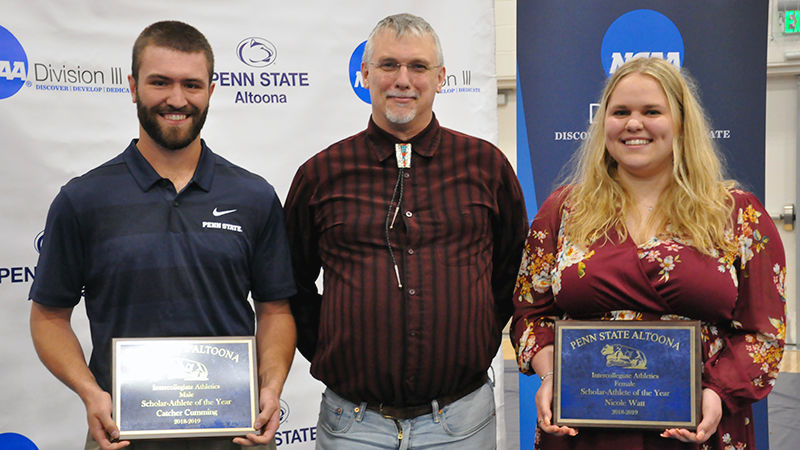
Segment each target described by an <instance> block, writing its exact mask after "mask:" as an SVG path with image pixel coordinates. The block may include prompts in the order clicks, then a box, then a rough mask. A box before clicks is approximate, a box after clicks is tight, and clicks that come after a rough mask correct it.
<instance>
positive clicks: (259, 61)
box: [236, 37, 278, 67]
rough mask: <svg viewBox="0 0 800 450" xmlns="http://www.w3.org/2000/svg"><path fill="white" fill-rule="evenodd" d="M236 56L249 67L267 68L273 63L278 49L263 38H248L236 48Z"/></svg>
mask: <svg viewBox="0 0 800 450" xmlns="http://www.w3.org/2000/svg"><path fill="white" fill-rule="evenodd" d="M236 56H238V57H239V61H241V62H243V63H245V64H247V65H248V66H250V67H267V66H268V65H270V64H272V63H274V62H275V58H276V57H277V56H278V49H277V48H275V45H274V44H273V43H272V42H270V41H268V40H266V39H264V38H260V37H249V38H247V39H245V40H243V41H242V42H239V45H237V46H236Z"/></svg>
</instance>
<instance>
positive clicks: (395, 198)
mask: <svg viewBox="0 0 800 450" xmlns="http://www.w3.org/2000/svg"><path fill="white" fill-rule="evenodd" d="M394 155H395V158H396V159H397V169H398V170H397V181H396V182H395V183H394V191H393V192H392V198H391V200H389V207H388V210H387V212H386V222H384V231H385V232H386V248H388V249H389V256H390V257H391V258H392V264H393V265H394V275H395V276H396V277H397V287H398V288H399V289H403V282H402V281H401V278H400V269H399V268H398V266H397V258H395V256H394V250H392V241H391V238H390V236H389V231H390V230H392V229H394V222H395V220H397V213H398V212H400V204H401V203H402V202H403V188H404V186H405V181H404V179H405V176H404V175H405V170H406V169H410V168H411V144H407V143H403V144H394Z"/></svg>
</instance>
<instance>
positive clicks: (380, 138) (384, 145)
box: [367, 114, 441, 161]
mask: <svg viewBox="0 0 800 450" xmlns="http://www.w3.org/2000/svg"><path fill="white" fill-rule="evenodd" d="M440 131H441V127H440V126H439V121H438V120H436V114H434V115H433V117H432V118H431V122H430V123H429V124H428V126H427V127H425V129H424V130H422V131H420V132H419V134H417V135H416V136H414V137H412V138H411V139H409V140H408V141H401V140H399V139H398V138H396V137H395V136H393V135H392V134H391V133H389V132H388V131H386V130H384V129H382V128H381V127H379V126H378V125H377V124H376V123H375V121H374V120H372V117H371V116H370V118H369V125H367V145H368V146H369V147H370V149H372V153H373V154H374V155H375V157H376V158H377V159H378V161H384V160H386V159H388V158H389V157H391V156H394V144H402V143H410V144H411V151H412V152H414V153H417V154H419V155H421V156H425V157H428V158H431V157H433V156H434V155H435V154H436V149H437V148H439V141H440V139H441V133H440Z"/></svg>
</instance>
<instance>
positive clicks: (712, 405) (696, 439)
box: [537, 389, 722, 444]
mask: <svg viewBox="0 0 800 450" xmlns="http://www.w3.org/2000/svg"><path fill="white" fill-rule="evenodd" d="M537 397H538V394H537ZM537 405H538V403H537ZM702 405H703V420H702V421H701V422H700V423H699V424H698V425H697V430H696V431H695V432H691V431H689V430H687V429H685V428H680V429H678V428H670V429H667V430H664V432H663V433H661V437H665V438H673V439H677V440H679V441H681V442H692V443H695V444H702V443H703V442H705V441H707V440H708V438H710V437H711V436H712V435H713V434H714V433H716V432H717V426H719V421H720V420H721V419H722V399H721V398H719V395H718V394H717V393H716V392H714V391H713V390H711V389H703V403H702Z"/></svg>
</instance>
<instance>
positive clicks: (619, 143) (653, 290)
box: [512, 58, 785, 450]
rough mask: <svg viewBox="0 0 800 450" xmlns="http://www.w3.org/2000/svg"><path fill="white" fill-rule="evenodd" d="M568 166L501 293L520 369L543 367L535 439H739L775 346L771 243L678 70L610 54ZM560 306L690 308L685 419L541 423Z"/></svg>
mask: <svg viewBox="0 0 800 450" xmlns="http://www.w3.org/2000/svg"><path fill="white" fill-rule="evenodd" d="M571 168H572V174H571V175H570V177H569V178H568V179H567V181H566V182H565V183H564V186H563V187H561V188H559V189H557V190H556V191H555V192H554V193H552V194H551V195H550V197H549V198H548V199H547V200H546V201H545V203H544V204H543V205H542V207H541V208H540V210H539V213H538V214H537V216H536V218H535V219H534V221H533V224H532V225H531V228H530V232H529V235H528V239H527V241H526V246H525V254H524V257H523V260H522V265H521V267H520V273H519V278H518V280H517V285H516V290H515V294H514V299H515V300H514V304H515V313H514V319H513V322H512V330H513V337H512V340H513V342H514V345H515V347H516V349H517V360H518V363H519V366H520V370H521V371H522V372H524V373H527V374H533V373H535V374H537V375H539V376H540V377H542V379H543V380H542V385H541V387H540V389H539V391H538V392H537V394H536V407H537V416H538V417H537V419H538V424H539V425H538V430H537V438H536V441H537V448H547V449H550V448H586V449H603V448H613V449H614V450H619V449H637V448H639V449H644V448H648V449H649V448H704V449H706V448H709V449H723V448H737V449H738V448H744V446H745V445H746V446H747V448H753V447H754V445H755V443H754V441H755V439H754V434H753V422H752V409H751V404H752V403H753V402H755V401H758V400H760V399H761V398H763V397H765V396H766V395H767V394H768V393H769V391H770V390H771V389H772V386H773V385H774V383H775V379H776V377H777V374H778V363H779V362H780V360H781V357H782V355H783V346H784V335H785V298H784V278H785V263H784V254H783V247H782V245H781V242H780V238H779V236H778V232H777V230H776V229H775V226H774V224H773V223H772V221H771V219H770V217H769V214H767V213H766V212H765V211H764V208H763V206H762V205H761V203H760V202H759V201H758V199H757V198H756V197H755V196H753V195H752V194H750V193H748V192H745V191H742V190H739V189H736V188H735V183H734V182H733V181H730V180H726V179H724V177H723V175H722V167H721V162H720V159H719V157H718V155H717V153H716V152H715V149H714V147H713V145H712V142H711V140H710V137H709V127H708V125H707V122H706V119H705V116H704V113H703V110H702V108H701V107H700V105H699V103H698V100H697V97H696V95H695V93H694V90H693V89H692V85H691V83H689V82H688V81H687V79H686V78H684V77H683V76H682V75H681V73H680V72H679V70H678V69H676V68H675V67H673V66H672V65H671V64H669V63H666V62H665V61H663V60H661V59H649V58H646V59H645V58H641V59H634V60H631V61H629V62H627V63H626V64H624V65H623V66H622V67H620V68H619V69H618V70H617V71H616V72H615V73H614V75H613V76H612V77H611V78H610V79H609V80H608V83H607V85H606V87H605V89H604V91H603V94H602V99H601V102H600V108H599V109H598V111H597V115H596V116H595V120H594V123H593V124H592V125H591V127H590V129H589V137H588V139H587V140H586V141H585V142H584V144H583V145H582V147H581V149H580V150H579V152H578V153H577V154H576V157H575V158H574V159H573V164H572V167H571ZM562 318H566V319H582V320H677V319H694V320H700V321H701V322H702V347H703V348H702V357H703V364H704V367H703V375H702V396H701V397H702V399H701V400H702V407H701V409H702V411H701V415H702V417H701V422H700V424H699V426H698V428H697V429H696V430H691V431H690V430H687V429H666V430H659V431H642V430H633V429H593V428H582V429H580V430H578V429H574V428H569V427H563V426H555V425H553V423H552V398H553V377H552V376H550V374H552V370H553V321H554V320H556V319H562Z"/></svg>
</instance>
